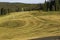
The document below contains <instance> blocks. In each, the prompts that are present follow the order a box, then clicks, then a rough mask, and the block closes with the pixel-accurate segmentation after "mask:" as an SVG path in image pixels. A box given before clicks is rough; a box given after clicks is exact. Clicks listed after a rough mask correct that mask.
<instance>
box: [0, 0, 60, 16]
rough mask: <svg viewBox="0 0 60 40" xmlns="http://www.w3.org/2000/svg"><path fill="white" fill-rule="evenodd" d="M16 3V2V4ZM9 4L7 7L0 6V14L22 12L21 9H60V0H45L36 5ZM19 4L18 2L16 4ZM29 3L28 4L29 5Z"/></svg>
mask: <svg viewBox="0 0 60 40" xmlns="http://www.w3.org/2000/svg"><path fill="white" fill-rule="evenodd" d="M14 5H15V4H14ZM14 5H13V6H11V5H10V7H9V6H7V8H4V7H1V8H0V15H6V14H9V13H10V12H21V11H33V10H42V11H60V0H54V1H51V2H47V1H45V3H43V4H36V5H35V6H34V5H29V4H26V5H23V4H21V5H23V6H24V7H22V6H21V5H20V4H19V6H14ZM16 5H18V4H16ZM27 5H28V6H27Z"/></svg>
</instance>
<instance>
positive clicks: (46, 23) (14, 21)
mask: <svg viewBox="0 0 60 40" xmlns="http://www.w3.org/2000/svg"><path fill="white" fill-rule="evenodd" d="M49 36H60V12H55V11H54V12H53V11H52V12H42V11H26V12H13V13H10V15H5V16H2V17H0V40H29V39H32V38H43V37H49Z"/></svg>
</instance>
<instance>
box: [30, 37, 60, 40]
mask: <svg viewBox="0 0 60 40" xmlns="http://www.w3.org/2000/svg"><path fill="white" fill-rule="evenodd" d="M30 40H60V36H50V37H44V38H35V39H30Z"/></svg>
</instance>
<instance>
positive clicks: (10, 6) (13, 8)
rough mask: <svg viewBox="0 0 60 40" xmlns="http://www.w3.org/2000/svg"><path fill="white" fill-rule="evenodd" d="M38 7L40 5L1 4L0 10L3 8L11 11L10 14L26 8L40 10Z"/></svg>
mask: <svg viewBox="0 0 60 40" xmlns="http://www.w3.org/2000/svg"><path fill="white" fill-rule="evenodd" d="M38 6H39V4H24V3H8V2H0V10H1V8H4V9H5V11H9V12H16V11H17V10H18V11H21V10H22V8H25V9H32V8H38Z"/></svg>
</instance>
